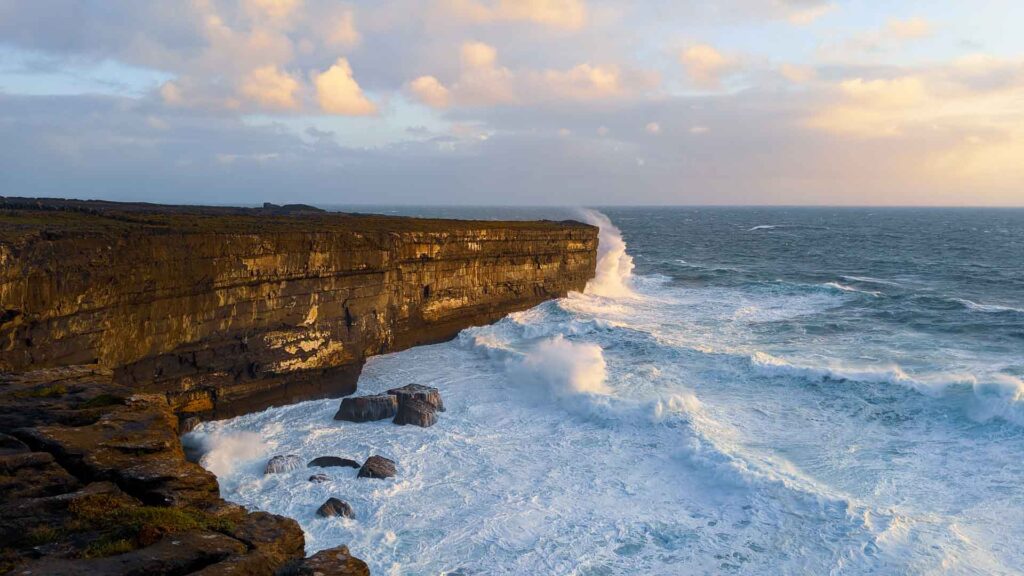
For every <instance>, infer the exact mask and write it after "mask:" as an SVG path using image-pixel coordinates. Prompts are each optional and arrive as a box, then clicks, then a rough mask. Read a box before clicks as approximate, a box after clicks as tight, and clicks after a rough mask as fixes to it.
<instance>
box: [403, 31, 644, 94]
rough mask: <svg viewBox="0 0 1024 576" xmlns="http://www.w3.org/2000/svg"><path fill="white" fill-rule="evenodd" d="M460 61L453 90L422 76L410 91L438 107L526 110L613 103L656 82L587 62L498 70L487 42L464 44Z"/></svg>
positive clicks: (502, 67)
mask: <svg viewBox="0 0 1024 576" xmlns="http://www.w3.org/2000/svg"><path fill="white" fill-rule="evenodd" d="M459 62H460V66H459V73H458V78H457V79H456V80H455V82H454V83H452V84H451V85H450V86H445V85H444V84H443V83H442V82H441V81H440V80H438V79H437V78H436V77H434V76H429V75H428V76H420V77H418V78H416V79H415V80H413V81H412V82H410V83H409V85H408V90H409V92H411V94H412V95H413V96H414V97H416V98H417V99H418V100H419V101H420V102H422V103H424V104H427V105H428V106H432V107H434V108H445V107H448V106H450V105H457V106H463V107H484V106H503V105H516V106H523V105H533V104H538V103H542V102H592V101H601V100H614V99H618V98H623V97H625V96H627V95H630V94H634V93H637V92H642V91H644V90H647V89H649V88H651V87H652V86H653V85H654V84H655V83H656V79H654V78H652V77H651V76H650V75H645V74H633V75H629V78H627V77H626V75H624V74H623V73H622V71H621V70H620V69H619V68H618V67H617V66H595V65H592V64H589V63H584V64H578V65H576V66H573V67H572V68H569V69H565V70H554V69H547V70H531V69H525V70H512V69H509V68H507V67H505V66H502V65H500V64H499V62H498V52H497V50H496V49H495V48H494V47H493V46H490V45H488V44H485V43H483V42H466V43H464V44H463V45H462V48H461V50H460V58H459ZM630 81H631V82H630Z"/></svg>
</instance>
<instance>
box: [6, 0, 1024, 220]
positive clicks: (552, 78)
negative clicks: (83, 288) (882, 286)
mask: <svg viewBox="0 0 1024 576" xmlns="http://www.w3.org/2000/svg"><path fill="white" fill-rule="evenodd" d="M1022 22H1024V2H1020V1H1019V0H974V1H971V2H968V1H963V0H930V1H913V0H911V1H902V2H876V1H868V0H860V1H848V2H847V1H840V0H718V1H716V2H707V1H706V0H645V1H628V2H627V1H623V0H620V1H607V0H371V1H365V2H363V1H337V0H167V1H158V0H152V1H140V2H136V1H131V0H35V1H32V2H28V1H25V0H0V195H7V196H55V197H73V198H103V199H111V200H133V201H152V202H175V203H206V204H238V203H245V204H253V203H261V202H265V201H267V202H276V203H287V202H307V203H314V204H377V205H379V204H469V205H622V204H641V205H662V204H664V205H699V204H713V205H766V204H767V205H771V204H781V205H805V204H806V205H872V206H881V205H941V206H946V205H952V206H963V205H968V206H1024V34H1021V31H1020V24H1021V23H1022Z"/></svg>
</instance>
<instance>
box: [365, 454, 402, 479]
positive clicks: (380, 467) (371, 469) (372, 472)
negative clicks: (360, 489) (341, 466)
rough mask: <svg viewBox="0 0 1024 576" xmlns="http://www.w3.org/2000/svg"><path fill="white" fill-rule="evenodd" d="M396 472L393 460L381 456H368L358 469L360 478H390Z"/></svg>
mask: <svg viewBox="0 0 1024 576" xmlns="http://www.w3.org/2000/svg"><path fill="white" fill-rule="evenodd" d="M397 473H398V470H397V468H396V467H395V463H394V461H392V460H388V459H387V458H385V457H383V456H370V457H369V458H367V459H366V462H364V463H363V467H362V468H360V469H359V477H360V478H391V477H393V476H395V475H396V474H397Z"/></svg>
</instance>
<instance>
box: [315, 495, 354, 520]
mask: <svg viewBox="0 0 1024 576" xmlns="http://www.w3.org/2000/svg"><path fill="white" fill-rule="evenodd" d="M316 515H317V516H321V517H323V518H330V517H332V516H341V517H343V518H352V517H353V516H354V515H353V512H352V507H351V506H349V505H348V502H345V501H344V500H338V499H337V498H328V499H327V502H324V503H323V504H322V505H321V506H320V507H319V508H317V510H316Z"/></svg>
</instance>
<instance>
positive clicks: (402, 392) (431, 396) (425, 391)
mask: <svg viewBox="0 0 1024 576" xmlns="http://www.w3.org/2000/svg"><path fill="white" fill-rule="evenodd" d="M388 394H390V395H392V396H395V397H396V398H398V405H399V406H401V405H402V402H403V401H404V400H405V399H407V398H415V399H416V400H420V401H423V402H426V403H427V404H430V405H431V406H433V407H434V408H435V409H436V410H437V411H438V412H444V402H442V401H441V393H440V392H438V390H437V388H433V387H431V386H424V385H422V384H406V385H405V386H402V387H401V388H392V389H391V390H388Z"/></svg>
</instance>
